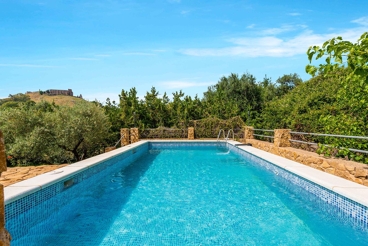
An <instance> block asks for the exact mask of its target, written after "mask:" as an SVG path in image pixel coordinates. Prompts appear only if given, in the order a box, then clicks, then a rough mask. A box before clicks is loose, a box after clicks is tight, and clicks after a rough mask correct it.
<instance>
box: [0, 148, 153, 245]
mask: <svg viewBox="0 0 368 246" xmlns="http://www.w3.org/2000/svg"><path fill="white" fill-rule="evenodd" d="M148 147H149V145H148V143H145V144H143V145H140V146H138V147H137V148H133V149H129V150H128V151H126V152H124V153H121V154H120V155H117V156H114V157H112V158H110V159H108V160H106V161H104V162H101V163H99V164H96V165H94V166H92V167H90V168H88V169H87V170H85V171H82V172H80V173H77V174H75V175H74V176H71V177H68V178H67V179H65V180H61V181H60V182H57V183H55V184H52V185H50V186H48V187H46V188H43V189H41V190H39V191H37V192H35V193H32V194H30V195H27V196H25V197H23V198H21V199H18V200H16V201H13V202H11V203H9V204H6V205H5V219H6V228H7V230H8V231H9V232H10V234H11V236H12V238H13V239H16V238H20V237H22V236H24V235H25V234H27V233H28V231H29V229H30V228H32V226H34V225H35V224H38V223H40V222H42V221H43V220H44V219H46V218H48V217H50V216H53V214H54V213H56V212H57V211H58V210H59V208H61V207H62V206H63V205H64V204H66V203H69V202H71V201H73V200H74V199H77V198H78V195H79V194H80V193H81V192H83V191H85V190H88V187H91V186H93V185H94V183H96V182H97V181H98V180H100V179H102V178H103V177H105V176H106V175H108V174H109V173H111V172H114V171H115V170H116V169H117V168H123V167H125V166H128V165H129V164H131V163H132V162H134V161H135V160H136V159H138V158H139V157H141V156H142V155H144V154H146V153H147V151H148ZM113 165H114V168H109V167H111V166H113ZM66 180H73V185H72V186H70V187H68V188H64V182H65V181H66ZM25 211H31V212H28V213H24V212H25ZM65 219H66V220H67V218H65ZM40 233H42V232H40Z"/></svg>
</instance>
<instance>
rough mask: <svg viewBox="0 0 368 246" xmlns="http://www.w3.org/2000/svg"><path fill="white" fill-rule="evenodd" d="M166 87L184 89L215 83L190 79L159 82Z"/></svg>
mask: <svg viewBox="0 0 368 246" xmlns="http://www.w3.org/2000/svg"><path fill="white" fill-rule="evenodd" d="M159 84H160V85H161V86H164V87H165V88H167V89H184V88H189V87H202V86H209V85H213V84H215V83H213V82H191V81H165V82H161V83H159Z"/></svg>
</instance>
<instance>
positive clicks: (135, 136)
mask: <svg viewBox="0 0 368 246" xmlns="http://www.w3.org/2000/svg"><path fill="white" fill-rule="evenodd" d="M138 141H139V131H138V128H130V143H135V142H138Z"/></svg>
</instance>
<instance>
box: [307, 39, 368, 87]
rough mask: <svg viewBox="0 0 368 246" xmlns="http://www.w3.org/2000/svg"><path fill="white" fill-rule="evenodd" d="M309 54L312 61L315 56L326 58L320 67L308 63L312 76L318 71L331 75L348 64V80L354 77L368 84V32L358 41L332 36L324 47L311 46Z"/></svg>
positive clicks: (308, 71) (316, 57)
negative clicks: (353, 41)
mask: <svg viewBox="0 0 368 246" xmlns="http://www.w3.org/2000/svg"><path fill="white" fill-rule="evenodd" d="M307 55H308V59H309V62H310V63H311V62H312V60H313V58H315V59H316V60H318V59H320V58H325V62H326V63H324V64H320V65H319V66H318V67H316V66H313V65H310V64H309V65H307V66H306V72H307V73H309V74H311V75H312V76H314V75H315V74H316V73H317V72H319V73H322V74H324V75H329V74H331V72H334V71H335V70H336V69H338V68H341V67H345V65H347V67H348V68H349V69H350V73H349V74H348V76H347V77H346V80H347V81H350V80H352V79H354V80H360V81H362V82H364V83H366V84H368V32H365V33H363V34H362V35H361V37H360V38H359V39H358V41H357V42H356V43H352V42H350V41H345V40H343V39H342V37H336V38H332V39H330V40H327V41H326V42H325V43H324V44H323V45H322V47H320V46H311V47H309V49H308V51H307Z"/></svg>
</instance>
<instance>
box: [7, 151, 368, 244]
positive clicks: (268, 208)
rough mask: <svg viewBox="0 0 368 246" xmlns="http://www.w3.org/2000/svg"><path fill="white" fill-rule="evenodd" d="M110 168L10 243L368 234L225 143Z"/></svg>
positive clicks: (341, 239) (321, 239) (349, 238)
mask: <svg viewBox="0 0 368 246" xmlns="http://www.w3.org/2000/svg"><path fill="white" fill-rule="evenodd" d="M109 169H111V170H110V171H109V172H108V173H107V174H106V176H105V178H103V179H100V180H97V181H96V182H95V183H94V185H93V186H91V187H90V188H89V189H85V190H84V191H83V192H82V193H80V194H78V196H77V197H76V198H75V199H72V200H70V201H69V202H68V203H67V205H65V206H61V207H59V208H58V209H57V210H56V211H55V213H54V214H53V216H51V217H50V218H49V219H47V220H44V221H42V222H41V223H39V224H37V225H36V226H34V227H33V228H31V229H30V230H29V232H28V233H27V234H26V235H24V236H23V237H22V238H19V239H17V240H15V241H14V242H12V245H368V233H367V232H366V231H362V230H355V229H354V228H352V226H351V225H349V224H348V223H346V222H344V221H343V220H341V219H339V218H338V217H336V216H331V215H330V214H329V213H327V212H326V210H328V208H326V209H324V208H323V206H321V204H320V202H318V201H316V200H317V199H315V197H313V196H311V195H310V194H309V193H308V192H307V191H305V190H302V189H299V188H297V187H294V186H292V185H291V184H290V183H289V182H288V181H287V180H284V179H283V178H281V177H280V176H278V175H275V174H274V173H273V172H271V171H268V170H266V169H264V168H263V167H261V166H258V165H257V164H256V163H252V162H250V161H249V160H246V159H244V158H243V157H241V156H240V155H238V154H235V153H232V152H229V151H228V149H226V148H222V147H221V148H219V147H216V146H213V147H196V148H195V149H194V148H184V147H180V148H179V147H178V148H169V149H165V148H163V149H151V150H149V151H148V154H147V155H144V156H143V157H141V158H139V159H138V160H137V161H135V162H133V163H132V164H131V165H129V166H127V167H125V168H122V169H118V170H116V169H114V167H111V168H109ZM77 185H79V184H77ZM77 185H76V186H77ZM70 190H72V188H71V189H70ZM67 191H68V190H67ZM67 191H66V192H67ZM44 228H47V230H45V229H44Z"/></svg>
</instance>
